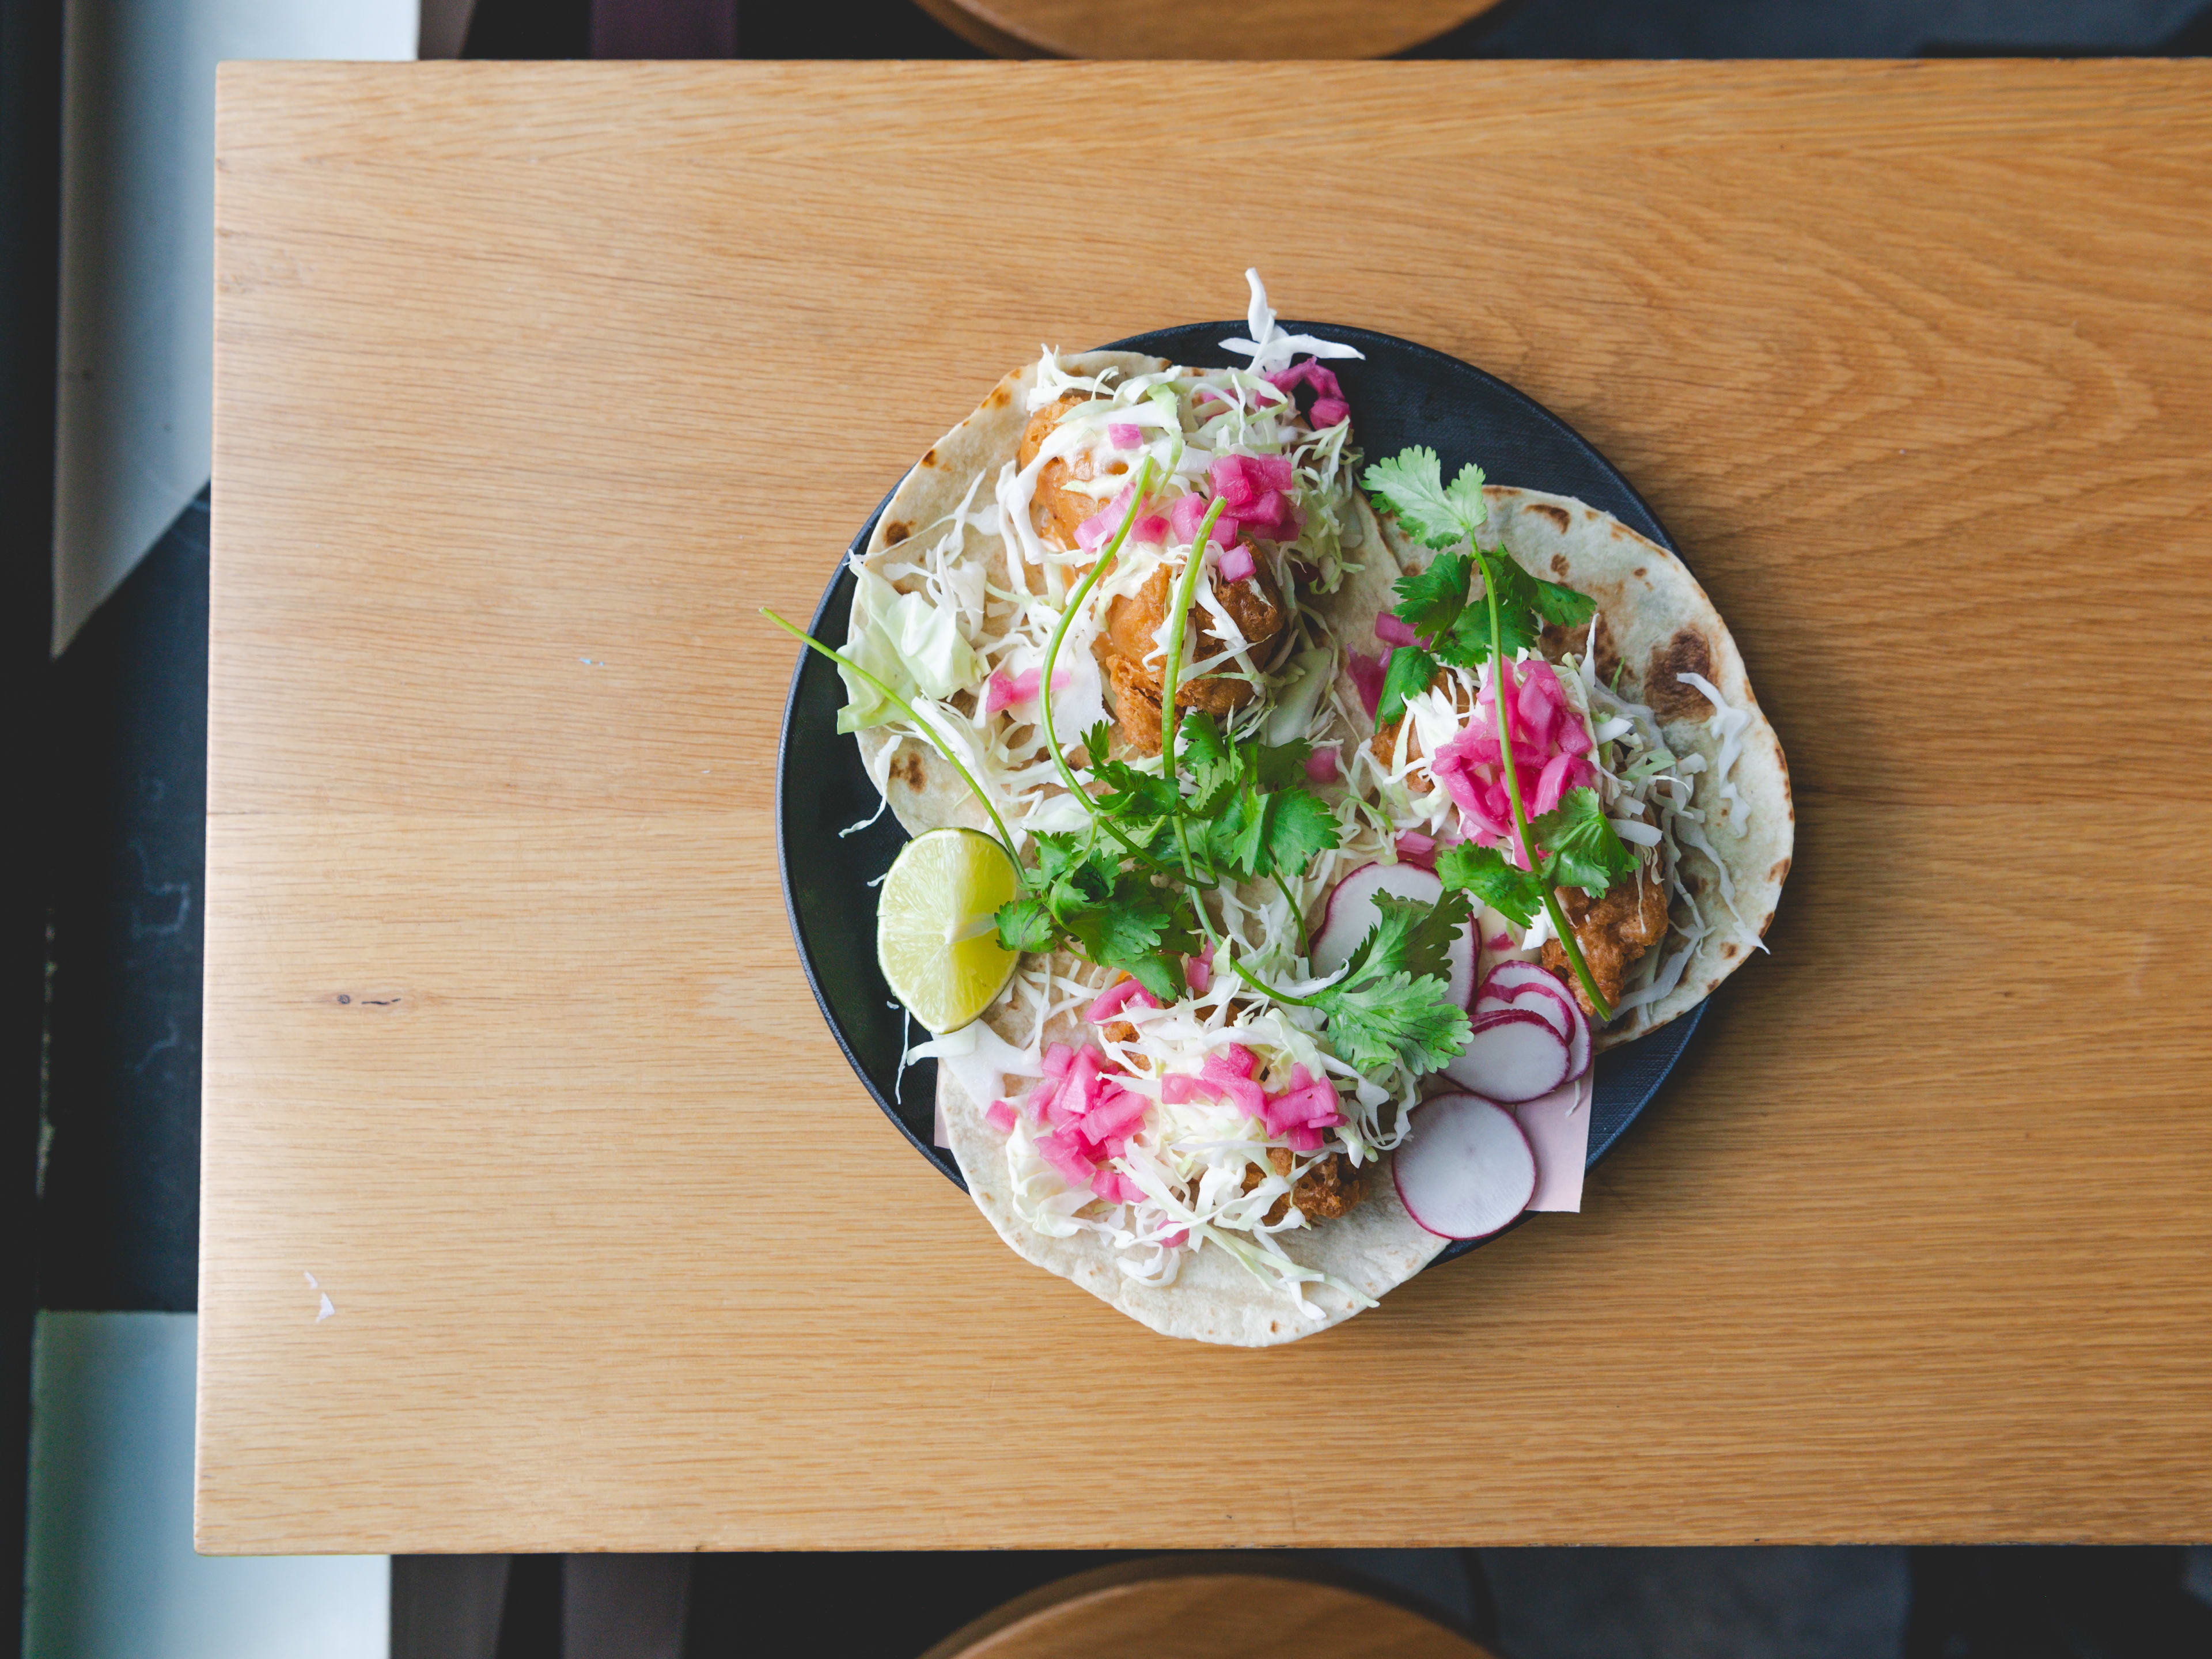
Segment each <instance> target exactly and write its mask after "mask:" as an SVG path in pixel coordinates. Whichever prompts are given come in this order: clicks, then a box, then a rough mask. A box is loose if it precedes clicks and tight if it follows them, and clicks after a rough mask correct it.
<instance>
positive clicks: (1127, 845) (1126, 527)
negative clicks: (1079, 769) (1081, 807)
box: [1037, 455, 1174, 872]
mask: <svg viewBox="0 0 2212 1659" xmlns="http://www.w3.org/2000/svg"><path fill="white" fill-rule="evenodd" d="M1151 495H1152V457H1151V456H1149V455H1147V456H1146V457H1145V464H1144V465H1143V466H1142V467H1141V468H1140V469H1139V471H1138V473H1137V483H1136V488H1135V489H1133V490H1132V491H1130V494H1129V510H1128V512H1127V513H1124V514H1123V515H1122V518H1121V528H1120V529H1119V530H1116V531H1115V532H1114V537H1113V539H1112V540H1111V541H1109V542H1108V543H1107V544H1106V545H1105V546H1104V547H1103V548H1102V549H1101V550H1099V554H1098V557H1097V561H1096V562H1094V563H1093V564H1092V565H1091V568H1090V569H1088V570H1086V571H1085V572H1084V573H1083V580H1081V581H1079V582H1078V583H1077V584H1076V586H1075V592H1073V593H1071V594H1070V595H1069V596H1068V599H1067V603H1066V605H1064V606H1062V607H1061V609H1060V623H1059V625H1058V626H1057V627H1055V628H1054V629H1053V630H1052V642H1051V643H1050V644H1049V645H1048V646H1046V647H1045V651H1044V670H1043V672H1042V674H1041V675H1040V676H1039V678H1038V681H1037V714H1038V718H1039V719H1040V720H1042V721H1043V722H1044V746H1045V748H1046V749H1047V750H1048V751H1050V753H1051V755H1052V763H1053V764H1054V766H1056V767H1058V768H1059V769H1060V784H1061V786H1062V787H1065V788H1066V791H1067V793H1069V794H1071V795H1073V796H1074V797H1075V798H1076V799H1079V800H1088V799H1090V797H1089V796H1088V795H1085V793H1083V790H1082V787H1081V786H1079V784H1078V783H1077V782H1076V781H1075V771H1074V769H1073V768H1072V767H1071V766H1069V765H1068V763H1067V757H1066V756H1065V755H1063V754H1061V753H1060V733H1059V732H1056V731H1054V729H1053V724H1052V671H1053V665H1054V664H1055V663H1057V662H1058V661H1059V660H1060V641H1062V640H1064V639H1066V637H1067V629H1068V624H1069V623H1073V621H1074V620H1075V618H1076V617H1077V616H1078V615H1079V614H1080V612H1081V611H1082V610H1083V605H1084V601H1085V600H1086V599H1089V598H1090V597H1091V589H1092V588H1093V587H1096V586H1097V585H1098V579H1099V578H1100V577H1101V576H1103V575H1104V574H1106V567H1107V566H1109V565H1110V564H1112V563H1113V562H1114V556H1115V554H1117V553H1119V552H1120V551H1121V544H1122V543H1123V542H1125V541H1127V539H1128V538H1129V532H1130V530H1131V528H1132V527H1133V526H1134V525H1135V524H1136V522H1137V520H1138V517H1139V515H1140V514H1141V513H1143V512H1144V510H1145V502H1146V501H1147V500H1148V499H1150V497H1151ZM1093 758H1097V757H1093ZM1091 823H1095V824H1097V825H1098V826H1099V827H1101V828H1102V829H1104V830H1105V831H1106V833H1107V834H1108V835H1109V836H1113V837H1114V839H1115V841H1118V842H1121V849H1122V851H1124V852H1125V853H1127V854H1128V855H1129V856H1130V857H1131V858H1133V859H1135V860H1137V861H1138V862H1139V864H1143V865H1146V866H1150V867H1151V868H1152V869H1154V870H1158V871H1161V872H1172V871H1173V868H1174V866H1171V865H1169V864H1166V863H1164V862H1163V861H1162V860H1158V859H1156V858H1154V857H1153V856H1152V854H1150V853H1147V852H1146V850H1145V849H1144V848H1141V847H1139V846H1138V845H1137V843H1136V842H1133V841H1131V840H1130V839H1129V837H1128V836H1126V835H1124V834H1122V833H1121V825H1120V824H1118V823H1115V822H1114V821H1113V820H1112V819H1111V818H1105V817H1099V815H1098V814H1097V813H1096V812H1093V813H1092V814H1091Z"/></svg>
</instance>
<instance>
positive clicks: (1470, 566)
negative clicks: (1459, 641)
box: [1392, 553, 1474, 639]
mask: <svg viewBox="0 0 2212 1659" xmlns="http://www.w3.org/2000/svg"><path fill="white" fill-rule="evenodd" d="M1473 576H1474V561H1473V560H1472V559H1470V558H1468V556H1467V555H1466V554H1464V553H1440V554H1438V555H1437V556H1436V557H1435V558H1434V559H1431V561H1430V562H1429V565H1428V568H1426V569H1425V570H1416V571H1415V572H1413V574H1412V575H1410V576H1401V577H1399V578H1398V581H1397V586H1396V591H1397V594H1398V603H1397V604H1396V605H1395V606H1393V607H1392V610H1393V611H1394V612H1395V615H1396V616H1397V618H1398V620H1399V621H1400V622H1401V623H1405V624H1406V626H1407V627H1408V628H1410V629H1413V631H1414V632H1415V633H1416V634H1419V635H1421V636H1422V637H1423V638H1425V639H1433V638H1435V637H1437V635H1443V634H1445V633H1449V631H1450V629H1451V625H1452V624H1453V623H1455V622H1457V621H1458V620H1459V615H1460V612H1461V611H1464V610H1465V609H1466V608H1467V591H1468V583H1469V581H1470V580H1471V579H1472V578H1473Z"/></svg>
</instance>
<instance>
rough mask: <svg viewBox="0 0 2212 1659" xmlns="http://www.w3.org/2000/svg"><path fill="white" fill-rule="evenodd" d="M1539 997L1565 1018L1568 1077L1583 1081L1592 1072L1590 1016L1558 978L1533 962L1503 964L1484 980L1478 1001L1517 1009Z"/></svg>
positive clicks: (1528, 1004)
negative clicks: (1584, 1075)
mask: <svg viewBox="0 0 2212 1659" xmlns="http://www.w3.org/2000/svg"><path fill="white" fill-rule="evenodd" d="M1537 996H1543V997H1547V998H1549V999H1550V1000H1552V1001H1553V1003H1554V1004H1555V1005H1556V1006H1558V1008H1559V1012H1562V1013H1563V1014H1565V1016H1566V1020H1567V1024H1565V1027H1563V1028H1562V1029H1561V1030H1560V1035H1561V1036H1564V1037H1565V1038H1566V1039H1567V1044H1568V1048H1569V1049H1570V1050H1571V1052H1570V1053H1569V1054H1568V1056H1567V1076H1568V1077H1569V1078H1570V1079H1572V1078H1578V1077H1580V1076H1581V1075H1582V1074H1583V1073H1584V1072H1586V1071H1588V1070H1589V1063H1590V1023H1589V1015H1588V1014H1585V1013H1584V1012H1583V1006H1582V1004H1581V1003H1580V1002H1578V1001H1577V1000H1576V999H1575V994H1574V993H1573V992H1571V991H1570V990H1569V989H1567V987H1565V986H1564V985H1562V984H1561V983H1560V982H1559V976H1558V975H1555V974H1553V973H1552V972H1551V971H1550V970H1549V969H1544V968H1540V967H1538V966H1537V965H1536V964H1535V963H1533V962H1501V963H1498V965H1497V966H1496V967H1495V968H1493V969H1491V970H1490V972H1489V974H1488V975H1487V976H1486V977H1485V979H1484V980H1483V981H1482V988H1481V989H1480V991H1478V992H1477V993H1476V994H1475V1000H1476V1001H1477V1002H1478V1003H1480V1002H1482V1001H1485V1000H1489V999H1492V998H1496V999H1499V1000H1504V1001H1505V1002H1507V1003H1509V1004H1510V1005H1511V1006H1515V1007H1527V1006H1534V998H1535V997H1537ZM1539 1012H1541V1011H1539ZM1554 1023H1555V1024H1556V1023H1557V1022H1554Z"/></svg>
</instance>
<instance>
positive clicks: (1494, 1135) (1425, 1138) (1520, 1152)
mask: <svg viewBox="0 0 2212 1659" xmlns="http://www.w3.org/2000/svg"><path fill="white" fill-rule="evenodd" d="M1390 1179H1391V1180H1392V1182H1395V1184H1396V1186H1397V1188H1398V1201H1399V1202H1400V1203H1401V1204H1403V1205H1404V1206H1406V1213H1407V1215H1409V1216H1411V1217H1413V1222H1414V1225H1417V1226H1419V1228H1420V1229H1421V1230H1422V1231H1425V1232H1431V1233H1434V1234H1436V1235H1437V1237H1439V1238H1487V1237H1490V1235H1491V1234H1492V1233H1494V1232H1497V1231H1498V1230H1499V1229H1500V1228H1502V1227H1504V1226H1505V1225H1507V1224H1508V1223H1510V1221H1511V1220H1512V1219H1513V1218H1514V1217H1516V1216H1517V1215H1519V1214H1520V1213H1521V1212H1522V1211H1523V1210H1525V1209H1527V1208H1528V1200H1530V1199H1532V1198H1534V1196H1535V1195H1536V1154H1535V1152H1534V1149H1533V1148H1532V1147H1530V1146H1529V1145H1528V1135H1527V1133H1524V1132H1523V1131H1522V1127H1521V1125H1520V1122H1519V1121H1518V1120H1517V1119H1516V1118H1515V1117H1514V1115H1513V1114H1512V1113H1510V1112H1509V1111H1507V1110H1506V1109H1504V1107H1503V1106H1500V1105H1499V1104H1498V1103H1497V1102H1496V1101H1494V1100H1485V1099H1484V1098H1483V1097H1481V1096H1480V1095H1466V1094H1450V1095H1438V1096H1437V1097H1436V1098H1434V1099H1433V1100H1431V1101H1429V1102H1427V1103H1425V1104H1424V1105H1422V1106H1421V1107H1420V1108H1419V1109H1418V1110H1416V1111H1415V1112H1414V1114H1413V1133H1412V1134H1411V1135H1410V1136H1409V1137H1408V1138H1407V1141H1406V1144H1405V1145H1404V1146H1401V1147H1400V1148H1398V1151H1397V1153H1396V1155H1395V1157H1394V1158H1392V1159H1391V1160H1390Z"/></svg>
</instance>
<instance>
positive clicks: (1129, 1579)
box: [921, 1557, 1494, 1659]
mask: <svg viewBox="0 0 2212 1659" xmlns="http://www.w3.org/2000/svg"><path fill="white" fill-rule="evenodd" d="M1131 1655H1142V1656H1144V1659H1286V1656H1296V1659H1494V1656H1492V1654H1491V1653H1490V1652H1489V1651H1488V1650H1486V1649H1484V1648H1480V1647H1478V1646H1476V1645H1475V1644H1474V1643H1473V1642H1470V1641H1468V1639H1467V1638H1465V1637H1463V1636H1460V1635H1457V1634H1455V1633H1454V1632H1451V1631H1449V1630H1446V1629H1445V1628H1444V1627H1443V1626H1442V1625H1439V1624H1437V1623H1435V1622H1433V1621H1432V1620H1427V1619H1424V1618H1422V1617H1421V1616H1420V1615H1419V1613H1409V1612H1407V1610H1406V1609H1405V1608H1403V1607H1397V1606H1395V1605H1394V1604H1392V1603H1391V1602H1389V1601H1380V1600H1377V1599H1376V1597H1374V1596H1371V1595H1363V1594H1362V1593H1361V1592H1359V1591H1358V1590H1355V1589H1346V1588H1344V1587H1342V1586H1340V1585H1336V1584H1328V1583H1314V1582H1312V1581H1310V1580H1308V1579H1303V1578H1294V1577H1284V1576H1276V1575H1271V1574H1268V1573H1266V1572H1261V1571H1251V1570H1245V1571H1238V1570H1236V1569H1234V1568H1227V1569H1225V1568H1224V1567H1223V1566H1222V1565H1220V1559H1219V1558H1218V1557H1216V1558H1213V1559H1212V1560H1211V1561H1209V1562H1207V1563H1205V1564H1199V1565H1192V1564H1188V1563H1178V1562H1177V1561H1176V1560H1175V1559H1173V1558H1168V1559H1160V1560H1152V1561H1133V1562H1129V1563H1127V1564H1125V1565H1117V1566H1111V1567H1104V1568H1101V1569H1100V1570H1099V1571H1097V1572H1086V1573H1079V1574H1078V1575H1077V1576H1076V1577H1073V1578H1063V1579H1061V1580H1060V1582H1059V1583H1056V1584H1047V1585H1045V1586H1044V1587H1043V1588H1042V1589H1038V1590H1034V1591H1032V1592H1031V1593H1030V1594H1029V1595H1024V1596H1018V1597H1017V1598H1016V1599H1015V1600H1013V1601H1009V1602H1007V1603H1006V1605H1005V1606H1004V1607H1000V1608H999V1609H998V1610H997V1611H996V1612H994V1613H987V1614H985V1615H984V1616H983V1617H982V1618H981V1619H978V1620H975V1622H974V1623H973V1624H971V1625H969V1626H965V1627H964V1628H963V1629H960V1630H957V1631H955V1632H953V1633H952V1634H951V1635H950V1636H948V1637H946V1638H945V1639H944V1640H943V1641H942V1642H939V1644H937V1645H936V1646H935V1647H933V1648H932V1649H930V1650H929V1651H928V1652H927V1653H926V1654H924V1655H923V1656H921V1659H1129V1656H1131Z"/></svg>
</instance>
